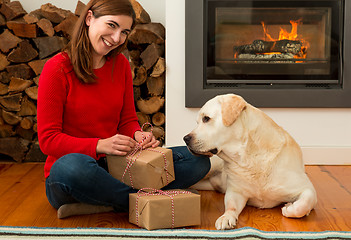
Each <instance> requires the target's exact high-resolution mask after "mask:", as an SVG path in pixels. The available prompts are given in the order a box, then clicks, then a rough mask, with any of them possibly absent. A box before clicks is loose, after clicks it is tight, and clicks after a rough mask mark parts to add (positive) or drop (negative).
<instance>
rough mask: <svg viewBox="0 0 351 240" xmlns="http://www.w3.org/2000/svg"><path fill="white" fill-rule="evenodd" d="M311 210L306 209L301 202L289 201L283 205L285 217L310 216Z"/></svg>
mask: <svg viewBox="0 0 351 240" xmlns="http://www.w3.org/2000/svg"><path fill="white" fill-rule="evenodd" d="M310 211H311V210H306V207H305V206H300V205H299V204H296V203H295V204H293V203H287V204H285V206H284V207H282V214H283V216H284V217H288V218H301V217H303V216H306V215H307V216H308V214H309V213H310Z"/></svg>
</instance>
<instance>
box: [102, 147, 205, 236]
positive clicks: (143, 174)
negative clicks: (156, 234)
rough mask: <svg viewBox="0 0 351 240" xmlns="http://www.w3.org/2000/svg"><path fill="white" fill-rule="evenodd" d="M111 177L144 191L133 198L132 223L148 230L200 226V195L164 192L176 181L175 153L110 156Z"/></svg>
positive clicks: (152, 151)
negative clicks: (173, 154)
mask: <svg viewBox="0 0 351 240" xmlns="http://www.w3.org/2000/svg"><path fill="white" fill-rule="evenodd" d="M107 163H108V168H109V172H110V173H111V175H112V176H113V177H115V178H117V179H118V180H120V181H122V182H124V183H125V184H127V185H129V186H131V187H133V188H134V189H140V190H139V191H138V192H137V193H132V194H130V195H129V222H131V223H133V224H136V225H138V226H139V227H142V228H146V229H148V230H153V229H161V228H177V227H185V226H193V225H200V195H199V194H196V193H193V192H190V191H186V190H182V189H172V190H161V188H163V187H164V186H166V185H168V184H169V183H170V182H172V181H173V180H174V179H175V178H174V168H173V157H172V150H170V149H166V148H162V147H157V148H148V149H144V150H140V149H137V150H136V151H134V152H132V153H131V154H129V155H128V156H112V155H110V156H107Z"/></svg>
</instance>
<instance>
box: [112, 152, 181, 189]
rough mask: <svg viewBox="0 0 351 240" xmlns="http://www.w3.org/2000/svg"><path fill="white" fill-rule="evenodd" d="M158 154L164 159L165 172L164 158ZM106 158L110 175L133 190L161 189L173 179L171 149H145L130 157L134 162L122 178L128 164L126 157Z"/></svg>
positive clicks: (113, 156)
mask: <svg viewBox="0 0 351 240" xmlns="http://www.w3.org/2000/svg"><path fill="white" fill-rule="evenodd" d="M160 152H163V153H164V155H165V157H166V160H167V171H166V170H165V160H164V156H163V154H162V153H160ZM106 158H107V164H108V169H109V172H110V174H111V175H112V176H113V177H114V178H116V179H118V180H120V181H121V182H124V183H125V184H127V185H128V186H131V187H133V188H135V189H141V188H153V189H161V188H162V187H164V186H166V185H168V184H169V183H170V182H172V181H173V180H174V179H175V177H174V167H173V155H172V150H171V149H167V148H162V147H157V148H150V149H145V150H143V151H142V152H141V153H140V155H139V152H138V153H136V154H135V155H134V156H133V157H132V159H133V161H134V160H135V159H136V160H135V162H134V163H133V165H132V167H131V168H130V175H129V171H126V173H125V175H124V177H123V173H124V171H125V169H126V167H127V163H128V161H127V158H126V156H115V155H108V156H106ZM130 176H131V179H132V180H131V179H130ZM122 177H123V179H122ZM132 183H133V184H132Z"/></svg>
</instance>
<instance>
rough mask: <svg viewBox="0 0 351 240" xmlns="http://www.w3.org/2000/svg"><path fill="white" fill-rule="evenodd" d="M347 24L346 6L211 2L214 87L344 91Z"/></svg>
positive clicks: (209, 62)
mask: <svg viewBox="0 0 351 240" xmlns="http://www.w3.org/2000/svg"><path fill="white" fill-rule="evenodd" d="M341 19H342V5H341V1H289V2H276V1H209V2H208V40H207V46H208V51H207V84H208V87H210V86H211V84H221V83H225V84H227V83H234V84H237V85H239V84H245V85H247V86H246V87H248V86H250V87H253V88H255V87H261V86H262V85H263V86H264V85H267V84H268V85H269V86H271V87H274V85H276V84H278V85H277V86H276V87H286V86H285V85H286V84H288V85H291V86H290V87H294V85H298V84H325V86H328V87H339V84H340V80H341V78H340V75H341V55H340V49H341V42H340V39H341V37H342V36H341V34H342V32H341V31H340V30H341V29H342V28H341V26H342V25H340V23H341Z"/></svg>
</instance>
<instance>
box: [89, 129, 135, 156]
mask: <svg viewBox="0 0 351 240" xmlns="http://www.w3.org/2000/svg"><path fill="white" fill-rule="evenodd" d="M136 144H137V142H136V141H135V140H134V139H133V138H130V137H128V136H125V135H120V134H116V135H114V136H112V137H110V138H105V139H99V141H98V143H97V145H96V153H97V154H99V153H104V154H110V155H120V156H125V155H127V154H128V153H129V152H130V151H132V150H133V149H134V147H135V146H136Z"/></svg>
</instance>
